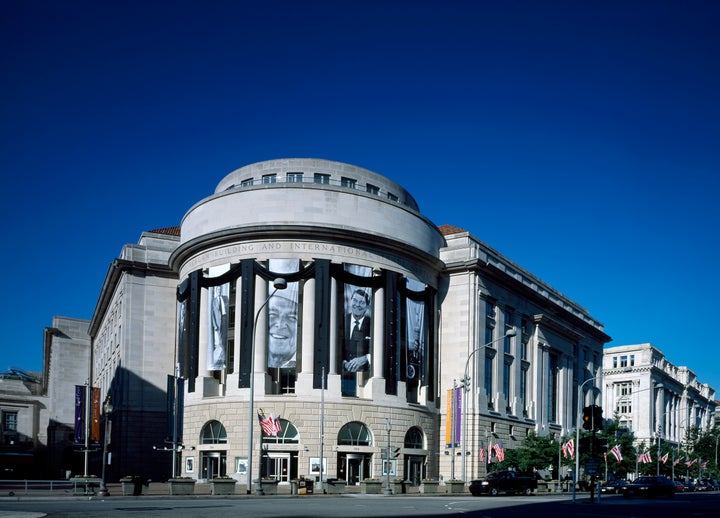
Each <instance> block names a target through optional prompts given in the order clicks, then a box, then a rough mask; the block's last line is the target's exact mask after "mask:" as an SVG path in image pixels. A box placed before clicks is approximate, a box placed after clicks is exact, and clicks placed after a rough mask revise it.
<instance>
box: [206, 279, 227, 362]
mask: <svg viewBox="0 0 720 518" xmlns="http://www.w3.org/2000/svg"><path fill="white" fill-rule="evenodd" d="M208 292H209V293H208V296H209V303H208V311H209V315H208V317H209V318H208V348H207V362H206V363H207V365H206V368H207V370H209V371H219V370H222V369H224V368H225V367H226V362H227V339H228V317H229V313H230V311H229V308H230V283H225V284H221V285H219V286H211V287H210V288H208Z"/></svg>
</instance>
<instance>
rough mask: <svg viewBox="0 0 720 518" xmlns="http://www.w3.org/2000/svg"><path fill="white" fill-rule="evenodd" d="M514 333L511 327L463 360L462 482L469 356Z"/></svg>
mask: <svg viewBox="0 0 720 518" xmlns="http://www.w3.org/2000/svg"><path fill="white" fill-rule="evenodd" d="M516 335H517V331H516V330H515V328H514V327H511V328H510V329H508V330H507V331H506V332H505V334H504V335H502V336H501V337H500V338H496V339H495V340H491V341H489V342H488V343H486V344H484V345H482V346H479V347H476V348H475V349H473V350H472V352H471V353H470V354H469V355H468V357H467V360H465V375H464V376H463V379H462V386H463V401H462V410H463V413H462V416H461V417H462V480H463V482H465V477H466V475H465V457H466V456H467V452H466V449H465V448H466V446H465V445H466V443H465V440H466V436H467V420H466V418H465V414H466V412H467V397H465V396H466V395H465V393H466V392H468V391H469V390H470V377H469V376H468V367H469V366H470V358H472V357H473V355H474V354H475V353H476V352H478V351H480V350H481V349H485V348H486V347H490V346H491V345H492V344H494V343H495V342H499V341H500V340H504V339H505V338H509V337H511V336H516ZM453 442H454V441H453ZM454 458H455V457H454V454H453V462H454Z"/></svg>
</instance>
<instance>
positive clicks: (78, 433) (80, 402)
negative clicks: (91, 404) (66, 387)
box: [75, 385, 85, 442]
mask: <svg viewBox="0 0 720 518" xmlns="http://www.w3.org/2000/svg"><path fill="white" fill-rule="evenodd" d="M84 439H85V386H84V385H75V442H82V441H83V440H84Z"/></svg>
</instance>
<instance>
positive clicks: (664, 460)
mask: <svg viewBox="0 0 720 518" xmlns="http://www.w3.org/2000/svg"><path fill="white" fill-rule="evenodd" d="M668 455H669V454H668V453H666V454H665V455H663V456H662V457H660V462H662V463H663V464H665V463H666V462H667V460H668Z"/></svg>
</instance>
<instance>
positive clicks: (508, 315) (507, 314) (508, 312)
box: [503, 308, 515, 354]
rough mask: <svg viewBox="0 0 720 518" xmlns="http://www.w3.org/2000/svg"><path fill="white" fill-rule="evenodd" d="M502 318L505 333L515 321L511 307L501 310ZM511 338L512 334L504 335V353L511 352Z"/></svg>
mask: <svg viewBox="0 0 720 518" xmlns="http://www.w3.org/2000/svg"><path fill="white" fill-rule="evenodd" d="M503 320H504V321H505V333H506V334H507V332H508V331H510V330H511V329H512V328H513V326H514V323H515V322H514V315H513V310H512V309H510V308H505V311H503ZM512 339H513V337H512V336H506V337H505V341H504V342H505V344H504V345H505V354H511V353H512Z"/></svg>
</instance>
